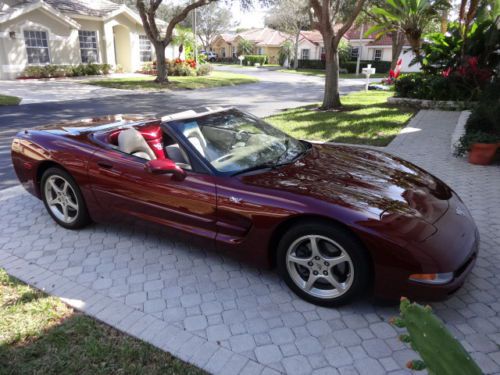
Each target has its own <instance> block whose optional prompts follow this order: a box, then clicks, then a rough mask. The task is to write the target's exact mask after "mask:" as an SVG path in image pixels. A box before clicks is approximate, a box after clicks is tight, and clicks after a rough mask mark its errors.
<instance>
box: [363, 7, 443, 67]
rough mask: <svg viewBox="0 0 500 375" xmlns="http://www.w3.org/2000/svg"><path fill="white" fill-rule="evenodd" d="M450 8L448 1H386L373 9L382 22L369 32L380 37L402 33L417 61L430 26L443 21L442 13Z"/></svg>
mask: <svg viewBox="0 0 500 375" xmlns="http://www.w3.org/2000/svg"><path fill="white" fill-rule="evenodd" d="M449 6H450V4H449V1H448V0H386V1H385V3H384V4H383V5H382V6H378V7H377V6H376V7H374V8H373V9H372V13H373V14H374V16H376V17H379V19H380V21H379V23H378V24H377V25H375V26H373V27H372V28H370V29H369V30H368V31H367V34H368V33H376V34H377V35H378V36H382V35H385V34H390V33H392V32H395V31H398V30H399V31H401V32H402V33H404V35H405V36H406V39H407V40H408V43H409V44H410V46H411V48H412V50H413V52H414V53H415V56H416V57H417V59H419V58H420V57H421V51H420V48H421V45H422V35H423V34H424V31H425V29H426V28H427V27H428V25H429V24H430V23H432V22H434V21H436V20H438V21H440V20H441V15H442V11H443V10H444V9H447V8H448V7H449Z"/></svg>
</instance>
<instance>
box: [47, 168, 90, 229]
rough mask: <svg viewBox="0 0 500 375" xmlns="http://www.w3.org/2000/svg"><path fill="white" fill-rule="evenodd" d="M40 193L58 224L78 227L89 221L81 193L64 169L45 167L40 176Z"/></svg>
mask: <svg viewBox="0 0 500 375" xmlns="http://www.w3.org/2000/svg"><path fill="white" fill-rule="evenodd" d="M41 193H42V200H43V203H44V204H45V208H46V209H47V211H48V212H49V214H50V216H52V218H53V219H54V220H55V222H56V223H58V224H59V225H60V226H62V227H64V228H66V229H79V228H83V227H84V226H86V225H87V224H89V223H90V217H89V215H88V212H87V206H86V205H85V201H84V199H83V196H82V193H81V192H80V189H79V187H78V185H77V183H76V181H75V180H74V179H73V177H71V175H70V174H69V173H67V172H66V171H64V170H62V169H60V168H49V169H47V170H46V171H45V173H44V174H43V176H42V181H41Z"/></svg>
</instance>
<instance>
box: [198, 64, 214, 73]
mask: <svg viewBox="0 0 500 375" xmlns="http://www.w3.org/2000/svg"><path fill="white" fill-rule="evenodd" d="M212 70H213V68H212V65H209V64H203V65H200V66H199V67H198V70H197V71H196V75H198V76H208V75H209V74H210V73H211V72H212Z"/></svg>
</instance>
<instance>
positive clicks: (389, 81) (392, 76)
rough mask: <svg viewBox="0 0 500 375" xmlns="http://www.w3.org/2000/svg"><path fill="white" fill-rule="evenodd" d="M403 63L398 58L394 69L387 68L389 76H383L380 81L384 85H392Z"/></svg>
mask: <svg viewBox="0 0 500 375" xmlns="http://www.w3.org/2000/svg"><path fill="white" fill-rule="evenodd" d="M402 64H403V60H402V59H399V60H398V62H397V63H396V67H395V68H394V70H392V69H391V70H389V77H387V78H385V79H383V80H382V83H384V84H386V85H393V84H394V81H396V79H398V77H399V76H400V75H401V65H402Z"/></svg>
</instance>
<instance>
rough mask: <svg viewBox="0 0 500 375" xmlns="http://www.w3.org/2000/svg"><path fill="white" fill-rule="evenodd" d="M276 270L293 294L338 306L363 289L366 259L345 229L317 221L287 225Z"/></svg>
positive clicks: (361, 248)
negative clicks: (293, 225)
mask: <svg viewBox="0 0 500 375" xmlns="http://www.w3.org/2000/svg"><path fill="white" fill-rule="evenodd" d="M277 264H278V271H279V273H280V274H281V276H282V277H283V279H284V281H285V282H286V283H287V285H288V286H289V287H290V289H292V290H293V291H294V292H295V294H297V295H298V296H299V297H301V298H303V299H304V300H306V301H308V302H311V303H314V304H316V305H320V306H339V305H342V304H345V303H347V302H349V301H351V300H352V299H353V298H354V297H355V296H357V295H359V294H360V293H361V292H363V291H364V290H365V289H366V286H367V283H368V280H369V278H370V263H369V258H368V256H367V254H366V251H365V249H364V248H363V246H362V245H361V244H360V243H359V241H358V240H357V239H356V238H355V237H354V236H353V235H351V234H350V233H349V232H347V231H346V230H344V229H342V228H340V227H337V226H335V225H329V224H324V223H321V222H318V223H310V224H302V225H298V226H295V227H293V228H291V229H290V230H289V231H288V232H287V233H286V234H285V235H284V236H283V238H282V239H281V241H280V243H279V247H278V252H277Z"/></svg>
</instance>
